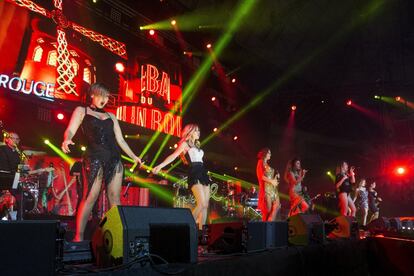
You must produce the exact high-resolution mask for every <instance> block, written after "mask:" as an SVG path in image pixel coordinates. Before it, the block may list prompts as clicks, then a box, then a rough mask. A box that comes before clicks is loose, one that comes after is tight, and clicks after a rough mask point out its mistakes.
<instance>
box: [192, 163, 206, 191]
mask: <svg viewBox="0 0 414 276" xmlns="http://www.w3.org/2000/svg"><path fill="white" fill-rule="evenodd" d="M187 183H188V187H189V188H190V189H191V187H192V186H193V185H195V184H202V185H204V186H208V185H209V184H210V183H211V180H210V177H209V176H208V174H207V170H206V168H205V167H204V163H203V162H193V163H191V165H190V168H189V170H188V179H187Z"/></svg>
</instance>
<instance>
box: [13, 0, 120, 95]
mask: <svg viewBox="0 0 414 276" xmlns="http://www.w3.org/2000/svg"><path fill="white" fill-rule="evenodd" d="M6 1H7V2H10V3H12V4H15V5H17V6H20V7H24V8H27V9H29V10H31V11H33V12H36V13H39V14H41V15H43V16H46V17H48V18H50V19H52V20H53V21H54V22H55V23H56V25H57V26H56V29H57V66H56V73H57V74H56V90H57V91H58V92H64V93H66V94H74V95H76V96H79V95H78V94H77V92H76V84H75V82H74V81H73V79H74V77H75V73H74V69H73V66H72V63H71V60H70V53H69V50H68V43H67V40H66V32H65V30H66V29H69V28H70V29H73V30H75V31H77V32H79V33H80V34H82V35H83V36H85V37H87V38H89V39H90V40H92V41H94V42H97V43H99V44H100V45H101V46H103V47H104V48H106V49H108V50H109V51H111V52H112V53H114V54H116V55H118V56H120V57H121V58H123V59H125V60H126V59H127V53H126V47H125V44H124V43H122V42H119V41H116V40H114V39H112V38H110V37H107V36H104V35H102V34H99V33H97V32H95V31H92V30H89V29H86V28H84V27H82V26H80V25H78V24H76V23H74V22H71V21H69V20H68V19H67V18H66V17H65V15H64V14H63V12H62V2H63V0H53V4H54V6H55V9H54V10H52V11H48V10H46V9H44V8H43V7H41V6H39V5H37V4H36V3H34V2H32V1H29V0H6Z"/></svg>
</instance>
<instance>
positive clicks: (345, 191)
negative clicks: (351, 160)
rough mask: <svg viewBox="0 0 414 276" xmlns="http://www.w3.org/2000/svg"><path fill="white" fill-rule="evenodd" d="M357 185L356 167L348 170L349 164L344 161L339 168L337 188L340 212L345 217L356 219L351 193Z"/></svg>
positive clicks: (336, 181)
mask: <svg viewBox="0 0 414 276" xmlns="http://www.w3.org/2000/svg"><path fill="white" fill-rule="evenodd" d="M354 183H355V173H354V167H351V168H350V169H349V170H348V163H347V162H345V161H343V162H342V163H341V164H340V165H339V166H338V168H337V172H336V180H335V186H336V191H337V193H338V201H339V212H340V214H341V215H343V216H352V217H355V213H356V208H355V204H354V201H353V200H352V198H351V196H350V193H351V191H352V185H351V184H354ZM349 210H350V211H349Z"/></svg>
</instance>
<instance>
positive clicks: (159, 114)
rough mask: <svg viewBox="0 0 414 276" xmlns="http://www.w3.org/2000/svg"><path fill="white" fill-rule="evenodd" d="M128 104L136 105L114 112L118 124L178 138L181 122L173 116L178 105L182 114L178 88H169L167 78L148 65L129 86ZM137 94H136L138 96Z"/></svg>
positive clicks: (171, 86) (170, 85)
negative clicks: (126, 124)
mask: <svg viewBox="0 0 414 276" xmlns="http://www.w3.org/2000/svg"><path fill="white" fill-rule="evenodd" d="M128 86H129V89H126V91H125V97H126V99H127V101H131V102H134V103H136V104H137V105H133V106H131V105H124V106H119V107H118V108H117V112H116V115H117V118H118V120H121V121H124V122H127V123H130V124H134V125H138V126H140V127H145V128H149V129H152V130H154V131H162V132H164V133H167V134H171V135H175V136H180V134H181V126H182V123H181V122H182V119H181V116H180V115H179V114H180V112H177V114H178V115H176V114H172V113H171V110H172V109H173V108H174V106H176V105H178V107H179V108H178V110H179V111H181V87H179V86H177V85H172V84H171V79H170V76H169V75H168V74H167V73H166V72H163V71H161V72H160V71H159V70H158V68H157V67H155V66H154V65H151V64H143V65H141V78H140V79H136V80H132V81H130V82H128ZM137 92H138V93H137Z"/></svg>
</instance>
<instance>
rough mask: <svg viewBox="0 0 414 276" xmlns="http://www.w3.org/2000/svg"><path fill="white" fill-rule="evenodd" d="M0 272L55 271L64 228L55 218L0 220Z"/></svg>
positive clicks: (11, 273)
mask: <svg viewBox="0 0 414 276" xmlns="http://www.w3.org/2000/svg"><path fill="white" fill-rule="evenodd" d="M0 233H1V234H0V260H1V261H0V274H1V275H35V274H36V275H55V273H56V272H55V270H56V269H57V267H58V265H59V264H60V262H61V261H62V256H63V236H64V231H61V230H60V227H59V222H58V221H46V220H44V221H29V220H25V221H0Z"/></svg>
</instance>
